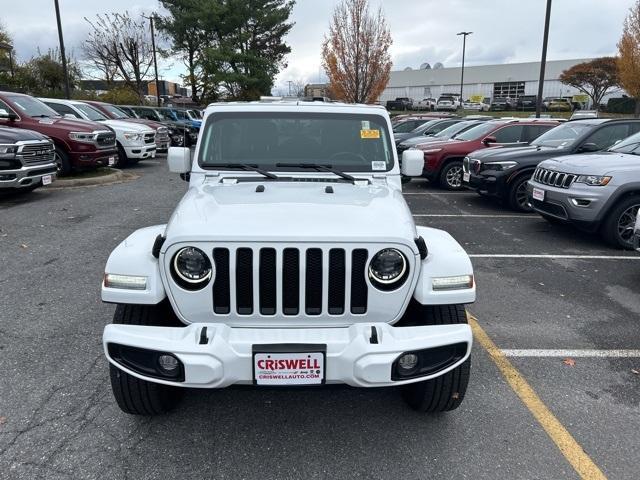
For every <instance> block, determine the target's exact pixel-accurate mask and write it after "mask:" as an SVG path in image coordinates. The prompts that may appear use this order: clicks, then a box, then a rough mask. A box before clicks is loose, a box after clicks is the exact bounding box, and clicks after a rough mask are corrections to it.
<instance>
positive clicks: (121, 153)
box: [115, 144, 129, 168]
mask: <svg viewBox="0 0 640 480" xmlns="http://www.w3.org/2000/svg"><path fill="white" fill-rule="evenodd" d="M128 164H129V159H128V158H127V152H126V151H125V150H124V148H123V147H122V145H120V144H118V161H117V162H116V165H115V166H116V167H118V168H124V167H126V166H127V165H128Z"/></svg>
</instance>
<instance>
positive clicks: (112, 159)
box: [109, 157, 116, 167]
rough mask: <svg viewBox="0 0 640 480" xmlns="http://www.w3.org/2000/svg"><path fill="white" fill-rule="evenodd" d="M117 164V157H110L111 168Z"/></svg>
mask: <svg viewBox="0 0 640 480" xmlns="http://www.w3.org/2000/svg"><path fill="white" fill-rule="evenodd" d="M115 164H116V157H109V166H110V167H113V166H114V165H115Z"/></svg>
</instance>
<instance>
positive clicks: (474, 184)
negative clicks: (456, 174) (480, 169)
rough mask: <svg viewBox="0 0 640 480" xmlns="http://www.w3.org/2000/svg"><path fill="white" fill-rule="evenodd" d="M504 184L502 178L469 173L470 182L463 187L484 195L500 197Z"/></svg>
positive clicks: (464, 183)
mask: <svg viewBox="0 0 640 480" xmlns="http://www.w3.org/2000/svg"><path fill="white" fill-rule="evenodd" d="M503 182H504V180H503V179H502V178H498V177H494V176H485V175H476V174H475V173H469V181H468V182H463V185H464V186H466V187H468V188H470V189H471V190H475V191H476V192H479V193H482V194H484V195H491V196H498V195H499V194H500V187H501V186H502V185H501V184H502V183H503Z"/></svg>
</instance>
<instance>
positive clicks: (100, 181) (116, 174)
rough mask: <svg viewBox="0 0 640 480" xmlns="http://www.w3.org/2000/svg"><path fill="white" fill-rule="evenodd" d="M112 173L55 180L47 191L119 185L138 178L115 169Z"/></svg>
mask: <svg viewBox="0 0 640 480" xmlns="http://www.w3.org/2000/svg"><path fill="white" fill-rule="evenodd" d="M113 170H114V171H113V173H110V174H109V175H102V176H100V177H89V178H69V179H65V178H59V177H58V178H56V180H55V181H54V182H53V183H52V184H51V185H49V186H48V187H47V190H55V189H61V188H71V187H89V186H93V185H110V184H113V183H121V182H126V181H130V180H135V179H136V178H138V177H139V176H138V175H134V174H132V173H125V172H123V171H122V170H118V169H116V168H114V169H113Z"/></svg>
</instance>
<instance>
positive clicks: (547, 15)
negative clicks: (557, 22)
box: [536, 0, 551, 118]
mask: <svg viewBox="0 0 640 480" xmlns="http://www.w3.org/2000/svg"><path fill="white" fill-rule="evenodd" d="M550 18H551V0H547V11H546V13H545V16H544V35H543V37H542V59H541V60H540V79H539V81H538V99H537V100H538V101H537V102H536V118H540V110H542V87H543V86H544V69H545V66H546V65H547V42H548V41H549V20H550Z"/></svg>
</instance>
